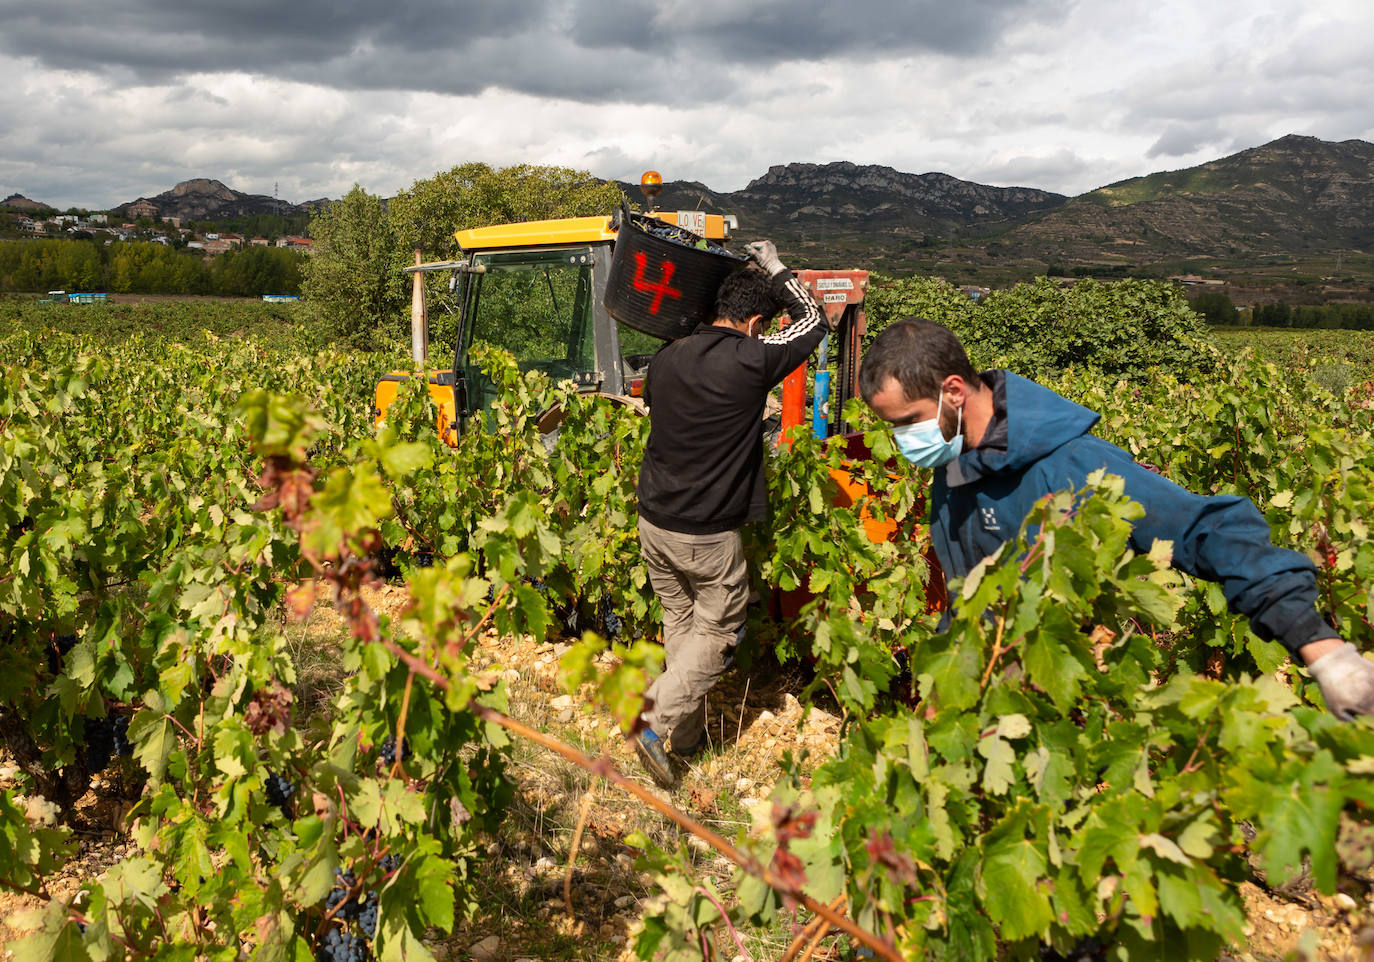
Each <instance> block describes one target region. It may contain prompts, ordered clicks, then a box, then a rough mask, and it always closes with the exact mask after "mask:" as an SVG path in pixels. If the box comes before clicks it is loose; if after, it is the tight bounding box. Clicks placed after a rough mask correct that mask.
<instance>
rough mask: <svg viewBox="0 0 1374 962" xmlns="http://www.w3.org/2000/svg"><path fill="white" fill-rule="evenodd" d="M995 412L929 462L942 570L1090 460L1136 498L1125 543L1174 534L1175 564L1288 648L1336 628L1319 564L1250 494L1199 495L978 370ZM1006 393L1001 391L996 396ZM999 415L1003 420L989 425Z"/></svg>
mask: <svg viewBox="0 0 1374 962" xmlns="http://www.w3.org/2000/svg"><path fill="white" fill-rule="evenodd" d="M983 377H984V380H986V381H988V382H989V383H990V384H991V386H992V387H993V390H994V392H995V394H996V396H997V400H998V402H999V403H998V405H997V407H998V411H997V416H996V417H994V425H995V426H992V427H990V428H989V431H988V433H987V434H985V436H984V438H983V440H982V441H981V442H980V444H979V446H978V447H976V448H974V449H972V450H969V451H965V452H964V453H963V454H961V455H960V456H959V457H958V458H957V459H956V460H954V461H952V462H950V463H949V464H948V465H947V466H946V467H945V469H944V470H941V469H939V468H937V469H935V481H934V485H933V487H932V491H931V508H930V531H931V538H932V540H933V541H934V544H935V553H936V555H937V556H938V557H939V559H940V564H941V566H942V567H943V568H944V570H945V573H946V575H947V576H951V577H960V578H962V577H964V576H965V575H967V574H968V573H969V571H971V570H972V569H973V567H974V566H975V565H977V564H978V562H980V561H982V560H983V559H984V558H986V557H987V556H988V555H990V554H992V553H993V552H994V551H996V550H997V549H998V548H999V547H1000V546H1001V545H1002V544H1003V543H1004V542H1007V541H1010V540H1011V539H1012V538H1015V537H1016V534H1017V532H1018V531H1019V530H1020V528H1021V522H1022V521H1023V520H1024V519H1025V517H1026V515H1027V514H1029V513H1030V510H1031V507H1032V506H1033V505H1034V504H1035V502H1036V501H1038V500H1039V499H1040V498H1042V497H1044V496H1045V495H1047V494H1050V493H1052V492H1056V491H1065V490H1077V489H1079V488H1081V487H1083V486H1084V485H1085V484H1086V482H1087V478H1088V475H1089V474H1091V473H1092V472H1094V471H1097V470H1099V469H1104V468H1105V469H1106V471H1107V472H1108V473H1109V474H1114V475H1118V476H1120V477H1121V478H1123V479H1124V480H1125V482H1126V486H1125V491H1126V495H1127V496H1128V497H1130V498H1131V499H1132V500H1134V501H1137V502H1139V503H1140V504H1141V505H1142V506H1143V507H1144V508H1145V515H1144V517H1142V518H1140V519H1138V520H1137V521H1136V523H1135V528H1134V530H1133V532H1132V535H1131V547H1132V548H1133V549H1134V550H1135V551H1137V552H1141V553H1144V552H1147V551H1149V550H1150V547H1151V546H1152V545H1153V544H1154V542H1155V541H1157V540H1159V541H1172V542H1173V544H1174V556H1173V564H1174V567H1176V568H1178V569H1180V570H1182V571H1185V572H1187V573H1188V574H1190V575H1195V576H1197V577H1199V578H1205V579H1207V580H1208V581H1215V582H1218V583H1219V584H1220V585H1221V587H1222V589H1223V591H1224V592H1225V594H1226V601H1227V603H1228V604H1229V605H1230V607H1231V610H1232V611H1235V612H1238V613H1240V614H1243V615H1246V616H1248V617H1249V619H1250V627H1251V629H1252V630H1253V631H1254V632H1255V634H1257V635H1259V636H1260V637H1261V638H1264V639H1266V640H1269V639H1275V638H1277V639H1278V640H1280V641H1282V642H1283V644H1284V646H1285V647H1286V648H1287V649H1288V650H1289V651H1290V652H1293V653H1296V652H1297V650H1298V649H1299V648H1301V647H1302V646H1303V645H1305V644H1307V643H1309V642H1312V641H1318V640H1320V639H1322V638H1334V637H1336V632H1335V631H1333V630H1332V629H1331V626H1330V625H1328V624H1327V623H1326V621H1325V620H1324V619H1323V618H1322V617H1321V615H1320V614H1318V612H1317V610H1316V601H1317V582H1316V569H1315V567H1314V566H1313V564H1312V562H1311V561H1310V560H1309V559H1308V558H1307V557H1306V556H1305V555H1303V554H1300V553H1298V552H1296V551H1289V550H1287V549H1285V548H1277V547H1275V546H1274V545H1273V544H1272V543H1271V542H1270V540H1269V525H1268V523H1267V522H1266V521H1265V520H1264V517H1263V516H1262V515H1261V514H1260V513H1259V511H1258V510H1257V509H1256V508H1255V506H1254V504H1253V503H1252V502H1251V501H1250V500H1249V499H1248V498H1242V497H1235V496H1225V495H1222V496H1215V497H1203V496H1201V495H1197V494H1193V493H1192V492H1190V491H1187V490H1185V489H1184V488H1181V487H1179V486H1178V485H1176V484H1174V483H1173V482H1172V481H1169V480H1168V479H1166V478H1164V477H1162V476H1160V475H1158V474H1156V473H1154V472H1152V471H1149V470H1147V469H1146V468H1143V467H1141V466H1140V465H1139V464H1136V462H1135V461H1134V460H1133V459H1132V458H1131V456H1130V455H1129V454H1127V453H1126V452H1125V451H1123V450H1122V449H1121V448H1118V447H1117V446H1116V445H1114V444H1109V443H1107V442H1106V441H1103V440H1102V439H1101V438H1096V437H1093V436H1092V435H1091V434H1089V433H1088V432H1089V431H1091V430H1092V428H1093V426H1094V425H1095V424H1096V423H1097V421H1098V419H1099V415H1097V414H1095V413H1094V412H1092V411H1089V410H1088V409H1087V408H1084V407H1081V406H1079V405H1077V404H1074V403H1073V402H1072V401H1069V400H1066V399H1065V398H1062V397H1060V396H1059V395H1058V394H1055V393H1054V392H1053V391H1050V390H1049V389H1047V388H1044V387H1041V386H1040V385H1038V384H1036V383H1035V382H1033V381H1028V380H1026V379H1025V378H1022V377H1018V376H1017V375H1015V374H1012V373H1010V372H1004V371H992V372H988V373H987V374H985V375H984V376H983ZM1003 399H1005V400H1003ZM998 417H1000V418H1001V419H1003V424H996V421H997V419H998Z"/></svg>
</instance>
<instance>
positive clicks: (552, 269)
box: [459, 248, 596, 414]
mask: <svg viewBox="0 0 1374 962" xmlns="http://www.w3.org/2000/svg"><path fill="white" fill-rule="evenodd" d="M473 263H474V266H477V267H482V268H485V272H483V273H480V274H475V275H474V276H473V277H472V281H471V283H470V284H469V288H468V290H469V294H468V296H469V301H468V311H467V321H466V324H465V325H464V331H463V338H462V339H463V343H462V344H461V345H460V346H459V357H460V359H461V361H460V363H461V370H462V374H463V376H464V378H465V379H466V382H467V412H466V413H469V414H470V413H473V412H475V411H479V410H481V409H482V408H484V407H486V406H487V405H488V404H489V403H490V402H491V401H492V400H493V399H494V397H495V394H496V389H495V386H494V385H493V384H492V383H491V381H490V379H488V378H487V377H486V376H485V375H483V374H482V372H481V371H480V370H479V369H478V368H477V367H476V366H475V365H473V364H472V363H471V361H470V360H469V350H470V348H471V346H472V345H473V344H474V343H483V344H490V345H492V346H494V347H499V348H501V349H502V350H506V351H509V352H510V353H511V354H513V355H514V356H515V360H516V362H517V363H518V364H519V365H520V369H521V370H523V371H528V370H539V371H543V372H545V373H546V374H548V375H549V376H550V377H551V378H553V379H554V380H562V379H564V378H572V379H573V380H574V381H577V382H578V383H579V384H583V383H589V382H590V380H592V379H594V378H595V377H596V357H595V346H594V342H593V331H592V314H593V303H592V301H593V298H592V251H591V249H590V248H577V249H567V248H564V249H561V250H548V251H519V252H511V253H490V254H477V255H475V256H474V257H473Z"/></svg>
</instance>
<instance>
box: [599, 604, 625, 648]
mask: <svg viewBox="0 0 1374 962" xmlns="http://www.w3.org/2000/svg"><path fill="white" fill-rule="evenodd" d="M601 624H602V627H603V628H605V630H606V637H607V638H619V637H620V631H621V629H622V628H623V627H624V625H623V624H622V623H621V621H620V616H619V615H618V614H616V613H615V609H614V608H612V607H611V599H610V598H608V597H606V596H604V595H603V596H602V598H601Z"/></svg>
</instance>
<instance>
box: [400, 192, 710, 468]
mask: <svg viewBox="0 0 1374 962" xmlns="http://www.w3.org/2000/svg"><path fill="white" fill-rule="evenodd" d="M650 183H651V182H650ZM646 186H648V184H647V183H646ZM646 193H647V191H646ZM636 216H638V215H636ZM649 216H650V217H653V218H657V219H658V220H660V221H663V222H665V223H667V224H672V225H676V226H678V227H681V228H684V229H686V230H689V231H691V232H693V233H694V234H696V235H699V236H700V237H702V238H704V239H705V240H708V241H715V242H721V241H725V240H728V239H729V236H730V234H729V231H730V229H731V228H732V227H733V226H734V218H733V217H728V216H722V215H720V214H707V213H704V212H701V211H675V212H662V211H654V212H652V213H651V214H650V215H649ZM617 226H618V225H617V218H616V217H615V216H614V215H608V216H605V217H571V218H563V219H559V220H545V221H528V222H524V223H515V224H501V225H498V226H495V227H479V228H474V229H471V230H462V231H458V232H457V234H456V235H455V236H456V237H457V240H458V245H459V247H461V248H462V252H463V258H462V259H461V260H457V261H442V262H435V263H420V258H419V254H418V252H417V255H416V264H415V266H413V267H409V268H407V269H406V270H407V272H408V273H413V274H414V275H415V293H414V301H413V302H412V305H411V352H412V355H413V358H414V361H415V365H416V368H417V369H423V366H424V365H425V363H426V361H427V357H426V355H427V351H428V340H429V335H428V324H427V313H426V307H425V300H424V283H423V277H424V275H425V274H427V273H430V272H436V271H437V272H447V273H448V274H449V288H450V290H452V291H455V293H456V295H457V296H456V300H457V305H458V307H457V315H458V334H457V338H456V343H455V344H454V347H453V357H452V362H453V363H452V366H451V367H450V368H449V369H447V370H441V371H437V372H435V373H433V374H431V375H430V381H429V391H430V394H431V395H432V396H433V398H434V401H435V403H436V404H437V405H438V407H439V423H438V428H439V432H440V436H441V437H443V438H444V440H445V441H447V442H448V443H449V444H453V445H456V444H457V443H458V437H459V436H460V435H461V434H462V432H463V431H464V430H465V429H466V427H467V425H468V423H469V422H470V421H471V420H472V418H473V417H474V416H475V415H477V414H478V413H479V412H480V411H481V410H482V409H483V408H484V407H486V406H487V405H488V404H489V403H490V402H491V401H492V400H493V398H494V396H495V391H496V389H495V386H494V385H493V384H492V383H491V381H490V380H489V379H488V378H487V377H486V376H485V375H484V374H483V373H482V372H481V370H479V369H478V368H477V367H476V366H474V365H473V364H472V363H471V361H470V359H469V351H470V349H471V348H472V345H473V344H474V343H475V342H478V341H481V342H483V343H485V344H490V345H492V346H494V347H499V348H502V349H504V350H507V351H509V352H510V353H511V354H512V355H513V356H514V357H515V359H516V361H517V363H518V364H519V366H520V368H521V370H540V371H544V372H546V373H547V374H548V375H549V376H550V377H551V378H553V379H554V380H558V381H562V380H565V379H570V380H572V381H573V382H574V383H576V384H577V385H578V387H579V389H580V390H582V391H585V392H590V393H597V394H601V395H604V396H606V397H609V398H612V399H614V400H617V401H620V402H621V403H626V404H630V405H632V406H640V402H639V400H638V398H639V395H640V392H641V390H642V387H643V382H644V371H645V369H646V368H647V367H648V363H649V359H650V358H651V357H652V356H653V355H654V353H655V352H656V351H657V350H658V349H659V348H660V347H662V346H663V340H662V339H661V338H658V337H655V336H653V335H651V334H646V333H643V332H641V331H639V330H636V329H634V328H631V327H627V326H625V325H623V324H620V323H618V322H617V321H616V320H615V318H613V317H612V316H611V315H610V314H609V313H608V312H607V310H606V307H605V300H606V293H607V291H606V285H607V279H608V277H609V276H610V275H611V262H612V254H613V250H614V246H615V242H616V239H617V236H618V230H617ZM412 376H413V374H412V372H410V371H392V372H391V373H389V374H387V375H386V376H384V377H383V378H382V380H381V382H380V383H379V384H378V385H377V401H376V407H375V411H374V414H375V415H376V417H377V419H378V420H381V419H382V418H384V417H385V416H386V410H387V408H388V407H390V405H391V403H392V401H394V400H395V398H396V393H397V391H398V390H399V389H400V386H401V384H402V383H403V382H404V381H406V380H407V379H409V378H410V377H412ZM543 427H544V426H543V425H541V428H543ZM548 427H549V428H552V427H553V425H552V424H550V425H549V426H548Z"/></svg>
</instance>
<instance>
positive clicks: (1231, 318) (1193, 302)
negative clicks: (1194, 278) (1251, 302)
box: [1188, 291, 1240, 324]
mask: <svg viewBox="0 0 1374 962" xmlns="http://www.w3.org/2000/svg"><path fill="white" fill-rule="evenodd" d="M1188 303H1189V306H1191V307H1192V309H1193V310H1195V311H1197V312H1198V313H1199V314H1201V315H1202V316H1203V318H1204V319H1206V321H1207V323H1208V324H1238V323H1239V322H1240V312H1239V311H1237V310H1236V305H1235V304H1233V303H1231V298H1229V297H1227V296H1226V295H1225V294H1223V293H1221V292H1220V291H1202V292H1201V293H1199V294H1195V295H1194V296H1193V297H1192V298H1190V299H1189V302H1188Z"/></svg>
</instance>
